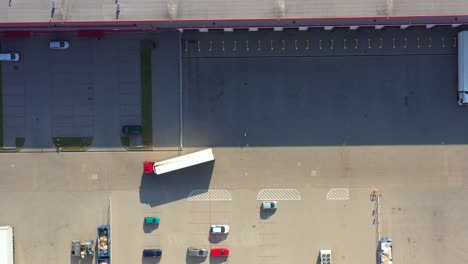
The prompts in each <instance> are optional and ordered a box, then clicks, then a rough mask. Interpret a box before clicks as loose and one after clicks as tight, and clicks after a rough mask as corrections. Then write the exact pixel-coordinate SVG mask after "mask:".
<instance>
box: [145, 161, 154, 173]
mask: <svg viewBox="0 0 468 264" xmlns="http://www.w3.org/2000/svg"><path fill="white" fill-rule="evenodd" d="M153 165H154V161H145V162H143V171H144V172H145V173H154V169H153Z"/></svg>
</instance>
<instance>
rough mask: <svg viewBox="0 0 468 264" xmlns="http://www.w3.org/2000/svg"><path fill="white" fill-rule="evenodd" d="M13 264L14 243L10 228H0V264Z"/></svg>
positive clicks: (11, 228)
mask: <svg viewBox="0 0 468 264" xmlns="http://www.w3.org/2000/svg"><path fill="white" fill-rule="evenodd" d="M14 263H15V242H14V236H13V227H12V226H0V264H14Z"/></svg>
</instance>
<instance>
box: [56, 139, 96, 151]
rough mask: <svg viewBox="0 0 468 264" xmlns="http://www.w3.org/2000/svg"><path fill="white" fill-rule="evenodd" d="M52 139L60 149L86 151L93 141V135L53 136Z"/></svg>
mask: <svg viewBox="0 0 468 264" xmlns="http://www.w3.org/2000/svg"><path fill="white" fill-rule="evenodd" d="M52 141H53V143H54V145H55V147H56V148H57V149H60V151H85V150H87V149H88V148H89V146H91V144H92V143H93V138H92V137H53V138H52Z"/></svg>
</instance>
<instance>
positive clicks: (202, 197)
mask: <svg viewBox="0 0 468 264" xmlns="http://www.w3.org/2000/svg"><path fill="white" fill-rule="evenodd" d="M188 200H189V201H231V200H232V197H231V193H230V192H229V191H228V190H224V189H214V190H206V189H204V190H193V191H191V192H190V194H189V195H188Z"/></svg>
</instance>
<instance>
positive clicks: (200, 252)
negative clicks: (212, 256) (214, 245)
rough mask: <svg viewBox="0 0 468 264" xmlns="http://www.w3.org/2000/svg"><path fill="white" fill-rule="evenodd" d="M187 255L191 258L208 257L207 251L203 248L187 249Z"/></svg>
mask: <svg viewBox="0 0 468 264" xmlns="http://www.w3.org/2000/svg"><path fill="white" fill-rule="evenodd" d="M187 254H188V255H189V256H191V257H201V258H203V257H206V256H208V250H207V249H204V248H194V247H189V248H188V249H187Z"/></svg>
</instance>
